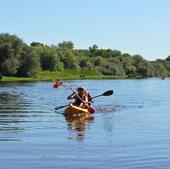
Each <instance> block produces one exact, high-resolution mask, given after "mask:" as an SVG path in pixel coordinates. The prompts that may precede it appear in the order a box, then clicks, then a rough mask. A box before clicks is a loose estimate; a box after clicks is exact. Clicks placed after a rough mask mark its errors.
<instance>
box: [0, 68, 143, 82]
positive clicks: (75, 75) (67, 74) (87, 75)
mask: <svg viewBox="0 0 170 169" xmlns="http://www.w3.org/2000/svg"><path fill="white" fill-rule="evenodd" d="M126 78H129V77H128V76H107V75H100V74H96V73H95V72H93V71H74V70H65V71H62V72H50V71H42V72H40V73H39V74H38V75H37V76H36V77H35V78H26V77H7V76H3V77H2V79H1V80H0V81H2V82H9V81H45V80H48V81H55V80H56V79H61V80H78V79H126ZM130 78H141V77H140V76H135V77H130Z"/></svg>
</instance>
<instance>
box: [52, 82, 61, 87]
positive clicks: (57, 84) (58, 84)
mask: <svg viewBox="0 0 170 169" xmlns="http://www.w3.org/2000/svg"><path fill="white" fill-rule="evenodd" d="M53 87H54V88H58V87H62V84H60V83H55V84H54V85H53Z"/></svg>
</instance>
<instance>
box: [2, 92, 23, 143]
mask: <svg viewBox="0 0 170 169" xmlns="http://www.w3.org/2000/svg"><path fill="white" fill-rule="evenodd" d="M22 109H23V104H22V99H21V98H20V96H19V95H14V94H9V93H0V141H14V140H15V141H18V140H20V139H18V138H15V137H14V135H15V134H18V133H20V132H22V131H23V130H24V128H22V127H19V126H16V123H18V122H21V118H23V116H24V114H23V112H22ZM9 133H10V135H9Z"/></svg>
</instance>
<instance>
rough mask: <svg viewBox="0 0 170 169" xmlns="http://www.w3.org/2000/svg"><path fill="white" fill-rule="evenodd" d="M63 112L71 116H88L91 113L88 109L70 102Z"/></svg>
mask: <svg viewBox="0 0 170 169" xmlns="http://www.w3.org/2000/svg"><path fill="white" fill-rule="evenodd" d="M64 112H65V114H66V116H73V117H82V116H83V117H89V116H90V115H91V113H90V112H89V111H88V109H83V108H80V107H77V106H74V105H72V104H70V105H69V106H68V107H67V108H66V109H65V111H64Z"/></svg>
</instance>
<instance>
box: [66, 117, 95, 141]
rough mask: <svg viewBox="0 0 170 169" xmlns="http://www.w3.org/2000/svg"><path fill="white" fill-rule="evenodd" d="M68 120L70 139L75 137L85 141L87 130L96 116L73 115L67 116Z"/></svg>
mask: <svg viewBox="0 0 170 169" xmlns="http://www.w3.org/2000/svg"><path fill="white" fill-rule="evenodd" d="M65 120H66V121H67V129H68V131H69V137H68V139H75V140H77V141H79V142H82V141H84V139H85V136H86V132H87V131H88V130H89V128H90V125H91V124H92V123H93V121H94V117H93V116H91V117H88V118H87V117H72V116H65Z"/></svg>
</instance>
